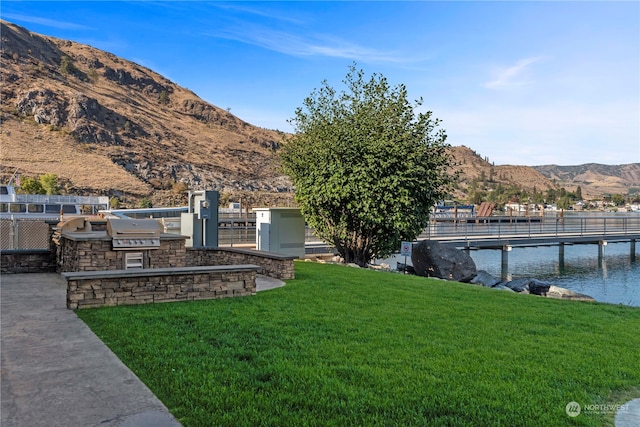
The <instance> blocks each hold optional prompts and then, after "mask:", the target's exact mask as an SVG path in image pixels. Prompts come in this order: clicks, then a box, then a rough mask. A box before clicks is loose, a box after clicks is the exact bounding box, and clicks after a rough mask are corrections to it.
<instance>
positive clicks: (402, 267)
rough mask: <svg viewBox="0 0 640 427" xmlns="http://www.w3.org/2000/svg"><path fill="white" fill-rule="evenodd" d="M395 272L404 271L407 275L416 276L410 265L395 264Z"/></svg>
mask: <svg viewBox="0 0 640 427" xmlns="http://www.w3.org/2000/svg"><path fill="white" fill-rule="evenodd" d="M396 270H398V271H404V272H405V273H408V274H416V270H415V269H414V268H413V266H412V265H409V264H404V263H402V262H399V263H397V264H396Z"/></svg>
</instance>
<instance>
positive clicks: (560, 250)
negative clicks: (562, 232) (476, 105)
mask: <svg viewBox="0 0 640 427" xmlns="http://www.w3.org/2000/svg"><path fill="white" fill-rule="evenodd" d="M558 264H559V267H560V269H564V242H560V244H558Z"/></svg>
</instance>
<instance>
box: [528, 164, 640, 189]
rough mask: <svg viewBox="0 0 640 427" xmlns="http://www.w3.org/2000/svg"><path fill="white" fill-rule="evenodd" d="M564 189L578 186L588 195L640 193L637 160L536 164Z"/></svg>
mask: <svg viewBox="0 0 640 427" xmlns="http://www.w3.org/2000/svg"><path fill="white" fill-rule="evenodd" d="M535 168H536V169H537V170H538V171H540V173H542V174H543V175H544V176H546V177H547V178H549V179H552V180H554V181H555V182H557V183H558V185H560V186H562V187H565V188H566V189H567V190H570V191H575V189H576V188H578V187H580V189H581V190H582V194H583V195H584V196H585V197H587V198H596V197H600V196H602V195H604V194H627V193H631V194H637V193H640V163H628V164H625V165H616V166H611V165H602V164H598V163H588V164H584V165H578V166H558V165H545V166H536V167H535Z"/></svg>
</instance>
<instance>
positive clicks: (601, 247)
mask: <svg viewBox="0 0 640 427" xmlns="http://www.w3.org/2000/svg"><path fill="white" fill-rule="evenodd" d="M605 246H607V241H606V240H600V241H599V242H598V266H599V267H602V261H603V260H604V247H605Z"/></svg>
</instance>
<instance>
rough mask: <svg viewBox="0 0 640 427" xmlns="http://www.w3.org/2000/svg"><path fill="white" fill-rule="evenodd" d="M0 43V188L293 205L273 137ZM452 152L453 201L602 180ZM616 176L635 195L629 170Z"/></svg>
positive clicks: (95, 61) (144, 82) (168, 95)
mask: <svg viewBox="0 0 640 427" xmlns="http://www.w3.org/2000/svg"><path fill="white" fill-rule="evenodd" d="M0 36H1V47H0V61H1V63H0V78H1V79H2V86H1V93H0V96H1V97H0V109H1V111H0V121H1V122H0V123H1V134H0V137H1V140H2V145H1V147H0V179H1V180H2V181H3V182H6V181H7V180H8V179H9V177H10V176H11V175H12V174H13V173H14V172H15V171H16V170H18V171H19V172H20V174H21V175H22V176H30V177H38V176H39V175H42V174H45V173H53V174H56V175H57V176H58V178H59V181H60V183H61V184H62V185H63V187H64V191H66V192H67V193H70V194H91V195H108V196H117V197H119V198H120V200H124V201H125V202H126V203H128V205H130V206H131V205H136V204H137V203H138V202H139V200H140V199H142V198H150V199H151V200H152V202H153V204H154V205H165V206H166V205H172V204H183V203H184V202H185V189H191V190H199V189H216V190H218V191H220V192H221V194H222V195H223V197H227V198H229V199H234V200H238V199H239V198H242V199H243V200H245V202H248V203H249V204H251V205H253V206H256V205H258V204H260V205H289V204H291V203H292V199H293V193H292V190H293V189H292V185H291V182H290V181H289V179H288V178H287V177H286V176H283V175H282V174H280V173H279V167H278V162H277V155H276V152H277V149H278V147H279V145H280V144H281V143H282V141H283V134H282V133H280V132H278V131H273V130H268V129H263V128H259V127H256V126H253V125H251V124H249V123H246V122H244V121H242V120H240V119H239V118H238V117H236V116H234V115H233V114H231V113H229V112H228V111H225V110H223V109H221V108H218V107H217V106H215V105H212V104H209V103H207V102H205V101H204V100H202V99H200V98H199V97H198V96H197V95H196V94H194V93H193V92H191V91H189V90H187V89H185V88H182V87H180V86H178V85H177V84H175V83H173V82H171V81H170V80H168V79H166V78H165V77H163V76H161V75H159V74H157V73H155V72H154V71H152V70H150V69H148V68H145V67H142V66H140V65H138V64H136V63H133V62H131V61H127V60H125V59H122V58H119V57H117V56H115V55H113V54H111V53H108V52H104V51H101V50H99V49H95V48H93V47H91V46H87V45H83V44H79V43H75V42H72V41H67V40H60V39H56V38H53V37H48V36H44V35H39V34H36V33H32V32H30V31H29V30H27V29H25V28H22V27H20V26H17V25H15V24H12V23H9V22H6V21H1V28H0ZM451 153H452V155H453V156H454V158H455V162H456V164H457V165H458V166H457V167H456V168H455V169H452V173H453V172H455V170H456V169H458V170H459V171H460V172H461V173H460V182H459V185H458V188H457V190H456V194H455V195H454V196H455V197H456V198H457V199H459V200H465V199H466V197H467V196H468V194H467V193H468V191H469V189H470V188H472V187H473V186H474V185H477V183H478V182H482V181H488V182H490V183H493V184H504V185H517V186H519V187H522V188H525V189H527V190H532V189H534V188H535V189H537V190H538V191H545V190H546V189H548V188H557V187H559V186H563V185H566V186H567V187H568V188H567V189H570V187H571V185H572V184H571V185H569V184H564V183H565V182H567V183H574V181H575V182H578V181H576V180H581V181H580V182H582V183H583V184H584V186H583V187H582V189H583V194H589V193H588V192H585V189H586V186H587V182H590V183H594V182H599V181H602V180H601V179H600V178H599V177H602V176H607V177H609V176H612V173H613V172H607V173H605V172H602V170H601V169H593V170H591V168H588V167H587V168H585V169H584V172H582V173H581V174H578V173H573V172H572V173H571V174H569V173H568V172H565V171H561V170H560V169H557V170H555V169H554V170H552V169H544V168H547V167H540V168H541V169H538V170H536V169H534V168H531V167H528V166H508V165H501V166H495V165H492V164H490V163H489V162H487V161H486V159H483V158H482V157H481V156H480V155H478V154H477V153H475V152H474V151H473V150H471V149H470V148H467V147H464V146H462V147H452V148H451ZM586 166H588V165H586ZM636 166H637V165H636ZM611 168H615V167H611ZM554 171H555V172H554ZM589 173H591V175H589ZM594 174H595V175H594ZM598 174H599V175H598ZM616 176H618V177H620V178H621V179H622V176H625V177H626V178H624V179H626V180H627V181H624V182H627V183H629V182H635V183H636V186H638V187H640V184H637V183H638V169H637V168H636V169H633V168H632V167H631V168H629V170H628V171H627V172H624V174H623V172H620V173H619V174H618V175H616ZM568 177H571V178H570V179H569V178H568ZM565 178H566V179H565ZM624 182H623V181H620V183H621V184H623V185H624ZM589 188H591V187H589ZM593 188H594V189H595V190H594V191H596V190H598V189H605V188H606V192H611V188H610V187H593ZM616 188H617V187H616ZM622 190H623V188H622V186H621V187H620V191H619V192H624V193H626V192H627V191H626V190H625V191H622Z"/></svg>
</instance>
